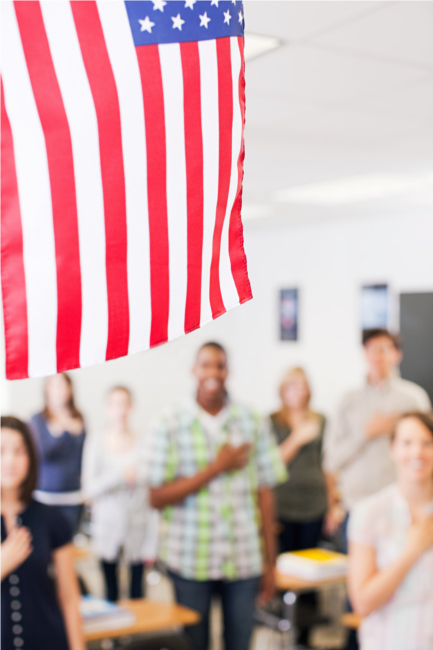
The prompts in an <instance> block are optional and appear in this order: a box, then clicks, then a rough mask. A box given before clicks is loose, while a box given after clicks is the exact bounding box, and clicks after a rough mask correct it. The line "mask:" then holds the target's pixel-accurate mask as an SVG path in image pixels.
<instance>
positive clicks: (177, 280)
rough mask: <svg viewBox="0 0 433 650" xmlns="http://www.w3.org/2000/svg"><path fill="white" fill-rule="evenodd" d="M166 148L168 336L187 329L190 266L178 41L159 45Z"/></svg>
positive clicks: (172, 336)
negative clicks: (188, 270)
mask: <svg viewBox="0 0 433 650" xmlns="http://www.w3.org/2000/svg"><path fill="white" fill-rule="evenodd" d="M159 59H160V61H161V73H162V86H163V92H164V115H165V139H166V152H167V214H168V243H169V259H170V263H169V268H170V310H169V319H168V339H169V340H172V339H174V338H176V337H178V336H181V335H182V334H184V333H185V305H186V288H187V269H188V238H187V234H188V222H187V206H186V160H185V124H184V108H183V75H182V61H181V58H180V47H179V44H178V43H165V44H164V45H160V46H159Z"/></svg>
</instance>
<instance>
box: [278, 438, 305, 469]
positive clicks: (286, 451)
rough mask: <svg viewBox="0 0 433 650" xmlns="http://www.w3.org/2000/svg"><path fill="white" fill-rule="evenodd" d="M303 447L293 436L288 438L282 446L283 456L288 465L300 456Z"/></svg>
mask: <svg viewBox="0 0 433 650" xmlns="http://www.w3.org/2000/svg"><path fill="white" fill-rule="evenodd" d="M301 447H302V445H300V444H299V442H298V441H297V440H296V437H295V436H294V435H293V434H292V435H290V436H288V437H287V438H286V439H285V440H284V442H282V443H281V444H280V452H281V456H282V459H283V461H284V463H285V464H286V465H287V464H288V463H290V462H291V461H292V460H293V459H294V458H295V456H297V455H298V453H299V450H300V449H301Z"/></svg>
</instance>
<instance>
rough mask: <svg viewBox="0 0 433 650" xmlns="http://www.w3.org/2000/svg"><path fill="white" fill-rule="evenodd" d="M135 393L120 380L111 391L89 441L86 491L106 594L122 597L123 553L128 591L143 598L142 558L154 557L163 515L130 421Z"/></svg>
mask: <svg viewBox="0 0 433 650" xmlns="http://www.w3.org/2000/svg"><path fill="white" fill-rule="evenodd" d="M131 410H132V397H131V393H130V391H129V389H128V388H125V387H124V386H116V387H115V388H112V389H111V390H110V392H109V393H108V397H107V426H106V429H105V431H104V432H103V435H102V436H98V435H96V436H89V437H88V439H87V441H86V445H85V447H84V460H83V492H84V495H85V497H86V499H88V500H89V501H90V502H91V511H92V523H91V535H92V543H93V550H94V552H95V555H96V557H98V558H99V560H100V563H101V568H102V571H103V574H104V580H105V587H106V597H107V599H108V600H111V601H115V600H117V599H118V597H119V581H118V570H119V561H120V555H121V553H122V554H123V557H124V559H125V561H126V563H127V564H128V567H129V572H130V585H129V597H130V598H143V568H144V566H143V563H144V562H145V561H147V562H153V561H154V560H155V556H156V551H157V541H158V523H159V515H158V512H157V511H156V510H153V509H151V508H150V506H149V499H148V487H147V472H146V463H145V462H144V456H143V445H142V442H143V441H142V439H141V438H140V436H139V435H138V434H137V433H135V432H134V431H133V430H132V429H131V427H130V423H129V418H130V414H131Z"/></svg>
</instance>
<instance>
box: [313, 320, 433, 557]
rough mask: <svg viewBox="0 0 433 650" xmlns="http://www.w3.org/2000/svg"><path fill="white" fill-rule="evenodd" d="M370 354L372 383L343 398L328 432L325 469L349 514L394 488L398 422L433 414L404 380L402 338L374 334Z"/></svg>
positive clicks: (368, 338)
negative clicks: (392, 444)
mask: <svg viewBox="0 0 433 650" xmlns="http://www.w3.org/2000/svg"><path fill="white" fill-rule="evenodd" d="M364 351H365V358H366V361H367V366H368V374H367V379H366V381H365V383H364V385H363V386H362V387H360V388H358V389H357V390H352V391H350V392H349V393H347V394H346V395H345V396H344V397H343V399H342V400H341V402H340V404H339V406H338V408H337V412H336V414H335V416H334V417H333V418H332V419H331V421H330V423H329V424H328V427H327V429H326V432H325V442H324V469H325V472H327V473H329V474H333V475H335V477H336V479H337V483H338V486H339V491H340V495H341V500H342V506H343V508H344V510H345V511H346V513H349V512H350V509H351V508H352V506H353V505H354V504H355V503H356V502H357V501H359V499H362V498H364V497H366V496H369V495H370V494H373V493H374V492H377V491H378V490H380V489H382V488H384V487H386V486H387V485H389V484H390V483H392V482H393V480H394V478H395V476H394V466H393V463H392V461H391V458H390V454H389V438H390V434H391V432H392V430H393V427H394V424H395V422H396V420H397V418H398V416H399V415H400V414H401V413H404V412H405V411H414V410H417V411H429V410H430V409H431V404H430V400H429V397H428V395H427V393H426V391H425V390H424V389H423V388H421V386H418V385H417V384H414V383H413V382H411V381H407V380H405V379H402V378H401V377H399V375H398V370H397V369H398V365H399V364H400V362H401V359H402V351H401V346H400V341H399V339H398V337H396V336H394V335H393V334H391V333H390V332H388V330H385V329H376V330H371V331H370V332H368V333H367V335H366V336H365V338H364ZM343 546H346V535H345V526H344V527H343Z"/></svg>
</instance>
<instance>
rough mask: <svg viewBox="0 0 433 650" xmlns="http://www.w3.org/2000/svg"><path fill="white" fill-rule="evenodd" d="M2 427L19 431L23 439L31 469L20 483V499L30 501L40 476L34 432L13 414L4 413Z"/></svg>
mask: <svg viewBox="0 0 433 650" xmlns="http://www.w3.org/2000/svg"><path fill="white" fill-rule="evenodd" d="M1 428H2V429H3V428H4V429H12V430H13V431H17V433H19V434H20V435H21V437H22V439H23V442H24V445H25V448H26V451H27V456H28V458H29V469H28V471H27V476H26V478H25V479H24V481H23V482H22V483H21V485H20V500H21V501H22V502H23V503H29V501H30V500H31V498H32V492H33V490H35V489H36V482H37V478H38V459H37V456H36V449H35V445H34V442H33V437H32V434H31V433H30V430H29V428H28V426H27V424H26V423H25V422H23V421H22V420H19V419H18V418H15V417H13V416H12V415H3V416H2V417H1Z"/></svg>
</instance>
